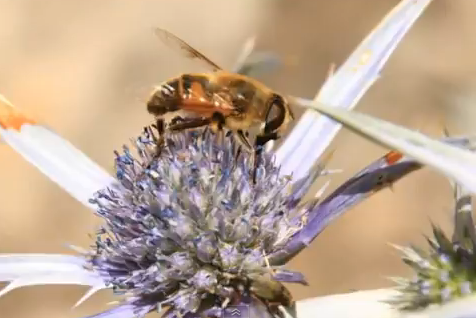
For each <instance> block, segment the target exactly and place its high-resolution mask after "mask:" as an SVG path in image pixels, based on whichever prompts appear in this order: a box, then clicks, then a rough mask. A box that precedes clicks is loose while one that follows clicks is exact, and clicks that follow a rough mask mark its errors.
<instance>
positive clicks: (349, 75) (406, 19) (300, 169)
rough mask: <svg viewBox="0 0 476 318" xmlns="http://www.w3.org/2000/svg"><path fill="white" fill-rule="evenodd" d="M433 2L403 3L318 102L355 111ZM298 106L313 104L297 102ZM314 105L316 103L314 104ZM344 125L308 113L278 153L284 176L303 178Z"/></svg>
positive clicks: (326, 86)
mask: <svg viewBox="0 0 476 318" xmlns="http://www.w3.org/2000/svg"><path fill="white" fill-rule="evenodd" d="M430 2H431V0H403V1H401V2H400V3H399V4H398V5H397V6H396V7H395V8H394V9H393V10H392V11H391V12H390V13H389V14H388V15H387V16H386V17H385V18H384V19H383V20H382V22H380V24H379V25H378V26H377V27H376V28H375V29H374V30H373V31H372V32H371V33H370V34H369V35H368V36H367V37H366V38H365V39H364V40H363V42H362V43H361V44H360V45H359V46H358V47H357V49H356V50H355V51H354V52H353V53H352V55H350V57H349V58H348V59H347V61H346V62H345V63H344V64H343V65H342V66H341V67H340V68H339V70H338V71H337V72H336V73H335V74H334V75H332V76H331V77H330V78H329V79H328V80H327V81H326V82H325V83H324V85H323V86H322V88H321V90H320V91H319V93H318V95H317V96H316V97H315V101H317V102H321V103H325V104H327V105H330V106H333V107H339V108H346V109H352V108H353V107H354V106H355V104H356V103H357V102H358V101H359V100H360V98H361V97H362V96H363V95H364V94H365V92H366V91H367V90H368V89H369V87H370V86H371V85H372V84H373V83H374V81H375V80H376V79H377V77H378V75H379V73H380V71H381V69H382V68H383V66H384V65H385V63H386V62H387V60H388V58H389V57H390V54H391V53H392V52H393V51H394V50H395V48H396V46H397V45H398V44H399V43H400V41H401V40H402V38H403V36H404V35H405V34H406V33H407V31H408V30H409V29H410V28H411V26H412V25H413V23H414V22H415V20H416V19H417V18H418V17H419V16H420V15H421V13H422V12H423V11H424V9H425V8H426V7H427V6H428V4H429V3H430ZM295 102H296V103H297V104H301V103H304V104H307V103H309V102H310V101H306V100H303V99H296V101H295ZM312 102H314V101H312ZM340 128H341V125H340V124H338V123H335V122H333V121H332V120H329V118H326V117H325V116H319V115H318V114H313V113H312V112H310V111H307V112H306V113H305V114H304V115H303V116H302V117H301V119H300V120H299V123H298V124H297V125H296V127H295V128H294V129H293V130H292V132H291V133H290V134H289V136H288V137H287V138H286V140H285V142H284V143H283V145H282V146H281V147H280V148H279V149H278V151H277V154H276V160H277V162H278V163H280V164H281V165H282V167H281V171H282V173H283V174H284V175H289V174H291V172H293V176H294V177H295V178H296V179H299V178H301V177H302V176H303V175H305V174H306V173H307V171H308V170H309V169H310V168H311V167H312V165H313V164H314V162H315V161H316V160H317V159H318V158H319V156H320V155H321V154H322V153H323V152H324V150H325V149H326V148H327V146H328V145H329V143H330V142H331V141H332V139H333V138H334V137H335V135H336V134H337V132H338V131H339V129H340Z"/></svg>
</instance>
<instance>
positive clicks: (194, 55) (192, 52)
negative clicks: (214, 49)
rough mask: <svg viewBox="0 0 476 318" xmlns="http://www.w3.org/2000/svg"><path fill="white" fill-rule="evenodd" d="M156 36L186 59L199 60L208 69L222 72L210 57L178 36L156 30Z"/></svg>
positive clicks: (159, 29)
mask: <svg viewBox="0 0 476 318" xmlns="http://www.w3.org/2000/svg"><path fill="white" fill-rule="evenodd" d="M154 33H155V35H157V37H159V38H160V39H161V41H162V42H164V43H165V44H167V45H168V46H170V47H171V48H172V49H175V50H177V51H180V52H182V54H184V55H185V56H186V57H188V58H190V59H198V60H200V61H201V62H202V63H203V64H206V65H207V66H208V67H210V68H212V69H213V71H219V70H222V68H221V67H220V66H218V65H217V64H216V63H215V62H213V61H212V60H210V59H209V58H208V57H206V56H205V55H203V54H202V53H200V52H199V51H197V50H196V49H194V48H193V47H191V46H190V45H189V44H188V43H187V42H185V41H184V40H182V39H180V38H179V37H177V36H176V35H174V34H172V33H170V32H169V31H167V30H164V29H161V28H156V29H155V30H154Z"/></svg>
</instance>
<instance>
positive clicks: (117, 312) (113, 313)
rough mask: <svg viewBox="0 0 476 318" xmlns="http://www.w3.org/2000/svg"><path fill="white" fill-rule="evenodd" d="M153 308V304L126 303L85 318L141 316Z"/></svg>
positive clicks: (132, 317)
mask: <svg viewBox="0 0 476 318" xmlns="http://www.w3.org/2000/svg"><path fill="white" fill-rule="evenodd" d="M151 309H152V308H151V306H144V307H141V308H137V307H136V306H134V305H131V304H124V305H120V306H117V307H114V308H112V309H109V310H107V311H104V312H102V313H99V314H97V315H92V316H87V317H84V318H136V317H137V318H139V317H143V316H144V315H146V314H147V313H149V312H150V310H151Z"/></svg>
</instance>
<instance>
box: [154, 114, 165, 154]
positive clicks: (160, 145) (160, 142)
mask: <svg viewBox="0 0 476 318" xmlns="http://www.w3.org/2000/svg"><path fill="white" fill-rule="evenodd" d="M155 128H156V129H157V132H158V137H157V138H156V139H155V142H156V145H157V150H156V153H155V157H156V158H158V157H159V156H160V154H161V153H162V150H163V149H164V146H165V122H164V120H163V119H161V118H158V119H157V121H156V123H155Z"/></svg>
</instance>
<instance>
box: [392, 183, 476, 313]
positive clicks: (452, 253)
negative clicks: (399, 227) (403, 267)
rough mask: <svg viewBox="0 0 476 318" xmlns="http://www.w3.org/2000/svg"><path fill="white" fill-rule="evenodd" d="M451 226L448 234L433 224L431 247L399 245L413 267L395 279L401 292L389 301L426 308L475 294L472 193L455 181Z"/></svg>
mask: <svg viewBox="0 0 476 318" xmlns="http://www.w3.org/2000/svg"><path fill="white" fill-rule="evenodd" d="M454 189H455V191H454V194H455V211H454V228H453V234H452V236H451V237H448V236H447V235H446V234H445V233H444V232H443V231H442V230H441V229H440V228H439V227H438V226H436V225H433V237H429V238H428V244H429V246H430V251H429V252H428V253H427V252H425V251H423V250H422V249H419V248H417V247H400V246H397V248H398V249H399V250H401V251H402V253H403V261H404V262H405V263H406V264H408V265H409V266H411V267H412V269H413V270H414V271H415V274H414V277H413V278H410V279H405V278H399V279H395V281H396V282H397V283H398V290H399V291H400V294H399V295H398V296H397V297H395V298H394V299H393V300H392V301H391V303H392V304H394V305H396V306H398V307H399V308H402V309H404V310H415V309H422V308H427V307H430V306H432V305H439V304H444V303H448V302H450V301H453V300H455V299H459V298H464V297H467V296H470V295H475V289H476V265H475V264H476V255H475V247H476V230H475V224H474V221H473V217H472V210H473V205H472V198H471V194H470V193H469V192H468V191H467V190H465V189H464V187H462V186H460V185H458V184H455V185H454Z"/></svg>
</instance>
